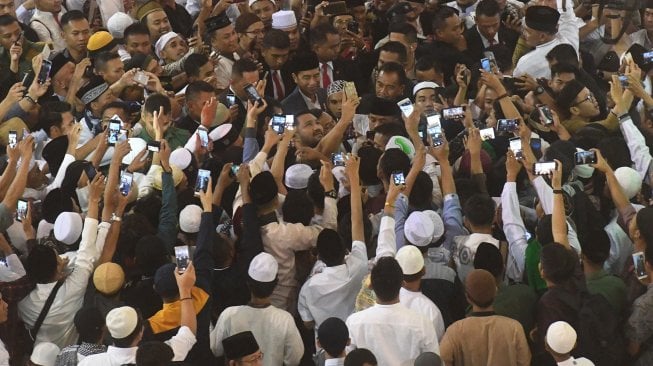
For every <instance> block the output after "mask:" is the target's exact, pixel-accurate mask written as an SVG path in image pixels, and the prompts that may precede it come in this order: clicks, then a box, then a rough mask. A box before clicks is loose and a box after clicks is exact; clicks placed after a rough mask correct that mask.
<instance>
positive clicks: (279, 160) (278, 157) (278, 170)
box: [269, 129, 295, 195]
mask: <svg viewBox="0 0 653 366" xmlns="http://www.w3.org/2000/svg"><path fill="white" fill-rule="evenodd" d="M269 131H272V129H270V130H269ZM272 132H274V131H272ZM294 135H295V130H289V129H286V130H285V132H284V133H283V137H282V138H281V141H279V143H278V144H277V153H276V154H274V159H272V167H271V168H270V173H272V176H273V177H274V181H275V182H276V183H277V188H278V189H279V193H281V194H283V195H286V194H287V193H288V190H286V185H285V184H283V173H284V167H285V163H286V155H287V154H288V147H289V146H290V140H292V138H293V136H294Z"/></svg>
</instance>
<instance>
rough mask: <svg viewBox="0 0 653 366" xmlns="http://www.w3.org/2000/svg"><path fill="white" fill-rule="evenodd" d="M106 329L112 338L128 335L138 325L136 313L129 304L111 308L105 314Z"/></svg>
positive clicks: (121, 337)
mask: <svg viewBox="0 0 653 366" xmlns="http://www.w3.org/2000/svg"><path fill="white" fill-rule="evenodd" d="M106 320H107V329H108V330H109V334H111V337H113V338H114V339H123V338H126V337H127V336H129V335H130V334H132V333H133V332H134V330H135V329H136V325H138V314H137V313H136V310H134V308H132V307H131V306H122V307H119V308H115V309H113V310H111V311H110V312H109V313H108V314H107V319H106Z"/></svg>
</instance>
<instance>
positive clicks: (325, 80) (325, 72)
mask: <svg viewBox="0 0 653 366" xmlns="http://www.w3.org/2000/svg"><path fill="white" fill-rule="evenodd" d="M329 85H331V78H330V77H329V65H328V64H327V63H323V64H322V88H324V89H327V88H328V87H329Z"/></svg>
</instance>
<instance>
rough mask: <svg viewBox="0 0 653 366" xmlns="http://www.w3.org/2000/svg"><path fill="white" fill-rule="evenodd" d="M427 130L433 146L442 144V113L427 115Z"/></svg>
mask: <svg viewBox="0 0 653 366" xmlns="http://www.w3.org/2000/svg"><path fill="white" fill-rule="evenodd" d="M426 123H427V131H428V134H429V136H431V141H433V146H440V145H442V143H443V141H442V125H441V123H440V115H439V114H432V115H430V116H427V117H426Z"/></svg>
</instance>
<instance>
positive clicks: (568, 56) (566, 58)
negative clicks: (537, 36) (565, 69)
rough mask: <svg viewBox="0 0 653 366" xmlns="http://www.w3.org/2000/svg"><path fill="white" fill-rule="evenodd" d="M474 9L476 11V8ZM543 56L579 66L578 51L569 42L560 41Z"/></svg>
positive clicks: (548, 59) (549, 59)
mask: <svg viewBox="0 0 653 366" xmlns="http://www.w3.org/2000/svg"><path fill="white" fill-rule="evenodd" d="M476 11H478V8H477V9H476ZM545 57H546V60H547V61H553V60H556V61H557V63H561V62H562V63H566V64H570V65H573V66H576V67H577V68H578V67H579V66H580V65H579V63H578V53H576V50H575V49H574V47H573V46H572V45H570V44H566V43H561V44H559V45H557V46H555V47H553V48H552V49H551V51H549V53H547V54H546V56H545Z"/></svg>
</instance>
